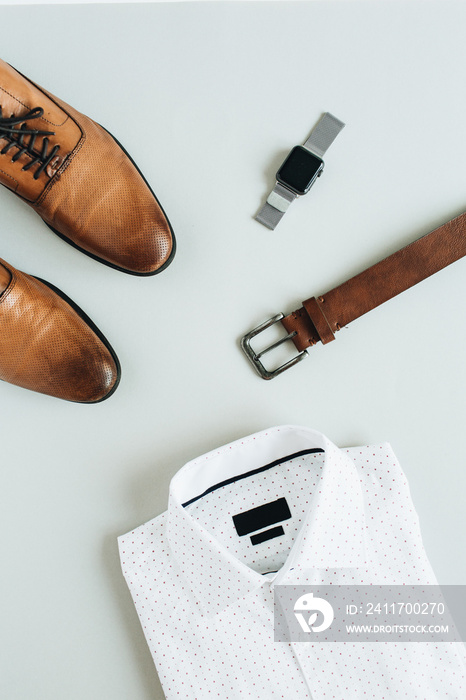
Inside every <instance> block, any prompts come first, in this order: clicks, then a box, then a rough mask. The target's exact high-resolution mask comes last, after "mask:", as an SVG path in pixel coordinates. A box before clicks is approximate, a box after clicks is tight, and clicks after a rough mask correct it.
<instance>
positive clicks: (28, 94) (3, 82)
mask: <svg viewBox="0 0 466 700" xmlns="http://www.w3.org/2000/svg"><path fill="white" fill-rule="evenodd" d="M0 104H1V106H2V112H3V116H4V117H9V116H11V115H12V114H14V115H18V116H20V115H22V114H27V113H28V112H29V110H31V109H34V107H42V109H43V110H44V114H43V116H42V117H41V118H39V119H34V121H33V124H34V126H33V127H32V128H34V129H43V130H47V131H55V129H54V128H53V127H54V126H55V127H59V126H60V125H61V124H63V122H64V121H65V120H66V118H67V114H66V113H65V112H64V111H63V110H62V109H61V108H60V107H59V106H58V105H56V104H55V103H54V102H52V100H51V99H49V98H48V97H47V96H46V95H44V94H43V93H42V92H41V91H40V90H38V89H37V88H36V87H35V85H33V84H32V83H30V82H29V80H27V79H26V78H23V76H22V75H20V74H19V73H18V71H16V70H15V69H14V68H12V67H11V66H10V65H8V63H5V61H2V60H1V59H0Z"/></svg>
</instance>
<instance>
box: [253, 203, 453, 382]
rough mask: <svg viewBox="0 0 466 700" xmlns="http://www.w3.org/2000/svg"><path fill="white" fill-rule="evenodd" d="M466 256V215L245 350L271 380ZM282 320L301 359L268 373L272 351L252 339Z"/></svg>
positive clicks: (306, 305)
mask: <svg viewBox="0 0 466 700" xmlns="http://www.w3.org/2000/svg"><path fill="white" fill-rule="evenodd" d="M464 255H466V213H464V214H461V215H460V216H458V217H457V218H456V219H452V220H451V221H449V222H448V223H446V224H443V226H440V227H439V228H437V229H435V230H434V231H432V232H431V233H428V234H426V235H425V236H422V237H421V238H419V239H418V240H416V241H414V242H413V243H411V244H410V245H407V246H406V247H405V248H402V249H401V250H398V251H397V252H396V253H394V254H393V255H390V256H389V257H388V258H385V259H384V260H382V261H380V262H378V263H377V264H376V265H373V266H372V267H369V268H368V269H367V270H364V272H361V273H360V274H359V275H356V276H355V277H352V278H351V279H350V280H348V281H347V282H344V283H343V284H341V285H339V286H338V287H335V289H332V290H331V291H329V292H327V293H326V294H322V295H321V296H318V297H310V298H309V299H307V300H306V301H304V302H303V305H302V307H301V308H299V309H297V310H296V311H293V312H292V313H291V314H289V315H288V316H286V317H283V316H277V317H274V319H272V320H271V322H266V323H265V324H262V325H261V326H260V327H259V328H258V329H255V330H254V331H251V333H250V334H248V335H247V336H245V337H244V338H243V342H242V346H243V349H244V350H245V352H246V354H247V355H248V357H249V358H250V359H251V360H252V362H253V363H254V364H255V366H256V369H257V370H258V372H259V374H261V376H263V378H264V379H270V378H272V377H273V376H275V375H276V374H280V373H281V372H282V371H284V369H288V367H289V366H291V365H292V364H295V361H296V360H297V359H302V358H303V357H305V355H306V353H305V352H304V351H305V350H306V348H308V347H310V346H312V345H315V344H316V343H318V342H319V341H320V342H322V343H323V344H326V343H329V342H330V341H332V340H334V339H335V333H336V331H339V330H340V328H342V327H343V326H347V325H348V324H349V323H351V321H354V320H355V319H357V318H359V317H360V316H362V315H363V314H365V313H367V312H368V311H371V309H374V308H375V307H376V306H379V305H380V304H383V303H384V302H385V301H388V300H389V299H392V298H393V297H395V296H397V295H398V294H401V292H404V291H405V290H406V289H409V288H410V287H413V286H414V285H415V284H417V283H418V282H421V281H422V280H423V279H426V278H427V277H430V276H431V275H433V274H434V273H435V272H438V271H439V270H442V269H443V268H444V267H447V266H448V265H450V264H451V263H453V262H455V261H456V260H459V259H460V258H462V257H463V256H464ZM277 322H280V323H281V324H282V325H283V327H284V328H285V330H286V332H287V336H286V338H284V339H283V340H286V339H290V340H292V341H293V343H294V344H295V346H296V348H297V350H298V351H299V352H300V355H298V358H294V360H292V361H290V362H287V363H286V364H285V365H282V367H279V368H278V370H275V371H274V372H268V371H267V370H265V368H263V366H262V364H261V363H260V357H261V356H262V355H263V354H264V353H265V352H267V351H268V350H269V349H271V348H266V350H264V351H262V353H260V354H258V355H257V354H255V353H254V351H253V350H252V348H251V347H250V345H249V340H250V339H251V338H252V337H254V336H255V335H257V332H261V330H263V329H264V328H266V327H267V325H270V323H277ZM259 329H260V330H259ZM256 331H257V332H256ZM277 344H278V343H275V344H274V346H272V347H276V346H277ZM262 369H263V370H264V371H262Z"/></svg>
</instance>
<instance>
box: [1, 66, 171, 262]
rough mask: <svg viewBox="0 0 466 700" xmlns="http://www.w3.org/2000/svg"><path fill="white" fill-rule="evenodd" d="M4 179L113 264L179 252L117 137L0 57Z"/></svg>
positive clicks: (53, 224) (79, 243) (61, 230)
mask: <svg viewBox="0 0 466 700" xmlns="http://www.w3.org/2000/svg"><path fill="white" fill-rule="evenodd" d="M0 183H1V184H3V185H4V186H5V187H7V188H8V189H10V190H11V191H12V192H14V193H15V194H16V195H18V197H20V198H21V199H23V200H24V201H25V202H27V204H29V205H30V206H31V207H33V209H35V210H36V211H37V213H38V214H39V216H40V217H41V218H42V219H43V220H44V221H45V223H46V224H47V225H48V226H49V227H50V228H51V229H52V230H53V231H54V232H55V233H57V234H58V235H59V236H61V237H62V238H63V239H65V240H66V241H67V242H68V243H71V244H72V245H73V246H75V247H76V248H78V249H79V250H81V251H83V252H84V253H87V254H88V255H90V256H91V257H93V258H94V259H96V260H99V261H100V262H103V263H105V264H107V265H110V266H111V267H114V268H116V269H118V270H121V271H123V272H128V273H130V274H134V275H153V274H156V273H157V272H160V271H161V270H163V269H165V268H166V267H167V266H168V265H169V263H170V262H171V260H172V259H173V256H174V253H175V238H174V235H173V231H172V228H171V226H170V223H169V221H168V219H167V217H166V216H165V213H164V211H163V209H162V207H161V206H160V204H159V202H158V201H157V199H156V197H155V195H154V193H153V192H152V190H151V188H150V187H149V185H148V183H147V181H146V180H145V178H144V177H143V175H142V174H141V172H140V171H139V169H138V168H137V166H136V165H135V163H134V162H133V160H132V159H131V157H130V156H129V155H128V153H127V152H126V151H125V150H124V148H123V147H122V146H121V145H120V144H119V143H118V141H117V140H116V139H115V138H114V137H113V136H112V135H111V134H110V133H109V132H108V131H106V130H105V129H104V128H103V127H102V126H100V125H99V124H97V123H96V122H94V121H93V120H92V119H90V118H89V117H86V116H85V115H84V114H81V113H80V112H78V111H77V110H75V109H74V108H73V107H70V106H69V105H67V104H66V103H65V102H63V101H62V100H60V99H59V98H57V97H54V96H53V95H52V94H50V93H49V92H47V91H46V90H44V89H43V88H41V87H39V86H38V85H35V84H34V83H32V82H31V81H30V80H29V79H28V78H26V77H24V76H23V75H22V74H21V73H19V72H18V71H17V70H15V69H14V68H12V67H11V66H10V65H9V64H7V63H5V62H4V61H2V60H0Z"/></svg>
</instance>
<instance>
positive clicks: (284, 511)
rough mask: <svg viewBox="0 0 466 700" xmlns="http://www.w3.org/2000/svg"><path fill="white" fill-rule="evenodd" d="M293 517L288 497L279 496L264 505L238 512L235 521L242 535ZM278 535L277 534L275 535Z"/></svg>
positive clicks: (239, 533)
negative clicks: (287, 500)
mask: <svg viewBox="0 0 466 700" xmlns="http://www.w3.org/2000/svg"><path fill="white" fill-rule="evenodd" d="M289 518H291V512H290V509H289V507H288V503H287V502H286V498H278V499H277V500H276V501H271V503H265V504H264V505H263V506H257V508H251V509H250V510H245V511H244V512H243V513H238V514H237V515H234V516H233V523H234V525H235V528H236V532H237V533H238V535H239V536H240V537H242V536H243V535H248V534H249V533H250V532H254V530H261V529H262V528H263V527H268V526H269V525H274V523H279V522H281V521H282V520H288V519H289ZM274 537H277V535H274Z"/></svg>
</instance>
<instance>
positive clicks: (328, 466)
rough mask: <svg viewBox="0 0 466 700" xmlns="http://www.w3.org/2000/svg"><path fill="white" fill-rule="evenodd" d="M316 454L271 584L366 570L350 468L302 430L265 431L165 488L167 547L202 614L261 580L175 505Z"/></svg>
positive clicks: (358, 498)
mask: <svg viewBox="0 0 466 700" xmlns="http://www.w3.org/2000/svg"><path fill="white" fill-rule="evenodd" d="M315 448H318V449H322V450H324V453H325V460H324V466H323V469H322V475H321V479H320V482H319V487H318V489H317V491H316V492H315V493H314V495H313V497H312V499H311V501H310V504H309V509H308V512H307V515H306V518H305V520H304V522H303V525H302V526H301V529H300V531H299V533H298V536H297V538H296V540H295V542H294V544H293V547H292V549H291V551H290V553H289V555H288V558H287V560H286V562H285V564H284V566H283V567H282V569H280V571H279V572H278V574H277V576H276V578H275V580H274V583H282V582H283V583H291V582H292V581H293V576H297V577H299V574H300V573H302V572H305V571H306V570H308V569H327V568H343V567H358V566H363V565H364V564H365V560H366V557H365V547H364V529H365V518H364V506H363V496H362V491H361V485H360V481H359V478H358V475H357V471H356V467H355V465H354V463H353V461H352V460H351V459H350V458H349V457H348V455H347V454H345V453H344V452H343V451H341V450H339V449H338V448H337V447H336V446H335V445H334V444H333V443H332V442H330V440H328V439H327V438H326V437H325V436H324V435H322V434H321V433H319V432H316V431H314V430H310V429H309V428H302V427H297V426H279V427H276V428H271V429H269V430H264V431H262V432H260V433H256V434H254V435H251V436H249V437H247V438H243V439H241V440H237V441H236V442H233V443H231V444H228V445H225V446H224V447H221V448H219V449H218V450H214V451H213V452H209V453H208V454H206V455H203V456H201V457H198V458H197V459H194V460H193V461H191V462H188V464H186V465H185V466H184V467H182V469H180V470H179V471H178V472H177V473H176V474H175V476H174V477H173V479H172V480H171V482H170V492H169V501H168V513H167V538H168V542H169V544H170V548H171V550H172V553H173V556H174V558H175V560H176V562H177V564H178V567H179V568H180V569H181V571H182V573H183V575H184V576H185V578H186V579H187V581H188V583H189V586H190V588H191V590H192V591H193V593H194V595H195V596H196V598H197V600H198V602H199V604H200V605H201V609H202V612H203V613H216V612H218V611H220V610H222V609H223V608H225V607H226V606H227V605H230V604H232V603H234V602H235V601H236V600H238V599H239V598H242V597H244V596H245V595H247V594H248V593H250V592H251V591H253V590H255V589H257V588H259V587H260V586H262V585H263V584H264V583H265V581H266V580H267V579H266V578H265V577H264V576H263V575H262V574H260V573H258V572H256V571H254V570H253V569H251V568H250V567H249V566H247V565H246V564H244V563H243V562H241V561H240V560H239V559H237V558H236V557H235V556H233V555H232V554H230V552H228V550H227V549H226V548H225V547H224V546H223V545H222V544H221V543H220V542H219V541H217V540H216V539H215V538H214V537H213V536H212V535H210V534H209V532H208V531H207V530H206V529H205V528H204V527H202V525H201V524H200V523H199V522H198V521H197V520H196V519H195V518H193V517H192V516H191V515H190V514H189V512H188V510H187V509H186V508H184V507H183V505H182V504H183V503H185V502H186V501H189V500H190V499H191V498H194V497H196V496H199V495H200V494H202V493H204V491H207V490H208V489H209V487H211V486H212V485H213V484H216V483H219V482H220V481H222V480H223V479H227V478H231V477H234V476H238V475H240V474H244V473H245V472H247V471H250V470H252V469H255V468H257V467H260V466H262V465H265V464H269V463H271V462H273V461H275V460H277V459H280V458H281V457H286V456H287V455H290V454H293V453H295V452H299V451H301V450H305V449H315Z"/></svg>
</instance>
